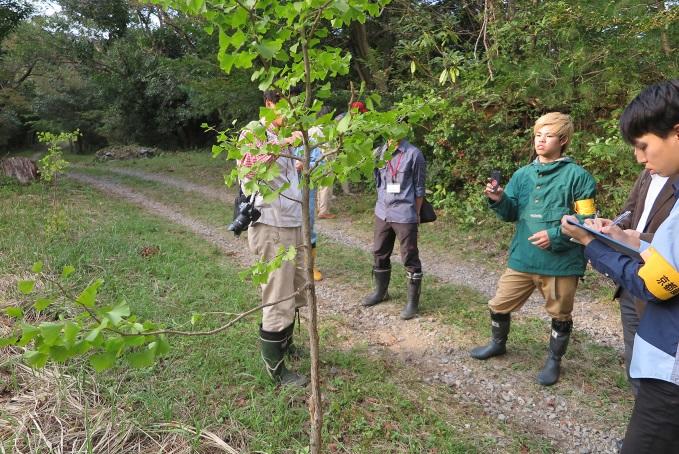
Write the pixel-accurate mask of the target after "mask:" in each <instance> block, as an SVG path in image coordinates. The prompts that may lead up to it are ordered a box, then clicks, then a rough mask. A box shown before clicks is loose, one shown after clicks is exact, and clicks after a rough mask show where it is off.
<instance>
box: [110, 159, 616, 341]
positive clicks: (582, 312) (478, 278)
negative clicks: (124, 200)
mask: <svg viewBox="0 0 679 454" xmlns="http://www.w3.org/2000/svg"><path fill="white" fill-rule="evenodd" d="M106 170H107V171H109V172H111V173H114V174H118V175H124V176H130V177H134V178H139V179H142V180H146V181H153V182H156V183H160V184H163V185H166V186H170V187H174V188H177V189H180V190H182V191H187V192H194V193H197V194H201V195H202V196H204V197H206V198H208V199H211V200H218V201H222V202H224V203H228V204H231V203H233V197H234V195H233V194H231V193H229V192H228V191H227V189H226V188H225V187H223V188H219V189H217V188H215V187H211V186H204V185H198V184H195V183H192V182H189V181H186V180H181V179H178V178H175V177H173V176H170V175H164V174H156V173H149V172H143V171H139V170H132V169H123V168H112V167H109V168H107V169H106ZM424 228H425V229H426V228H429V226H425V227H424ZM316 229H317V231H318V232H319V233H320V234H322V235H324V236H326V237H328V238H329V239H331V240H332V241H334V242H336V243H339V244H343V245H345V246H348V247H352V248H356V249H361V250H363V251H366V252H371V240H370V238H360V237H359V236H357V235H356V233H355V231H354V230H355V229H353V228H352V227H351V223H350V221H348V220H346V219H341V216H340V217H338V218H337V219H334V220H331V221H328V220H317V222H316ZM420 257H421V259H422V263H423V264H424V268H425V273H427V274H430V275H432V276H435V277H436V278H437V279H439V280H441V281H442V282H445V283H449V284H454V285H462V286H466V287H469V288H473V289H474V290H476V291H478V292H480V293H482V294H483V295H485V296H486V297H488V298H490V297H492V296H493V295H494V294H495V289H496V284H497V281H498V279H499V277H500V275H499V274H498V273H497V272H495V271H492V270H489V269H487V268H485V267H483V266H482V265H479V264H472V263H469V262H464V261H460V260H454V259H452V260H451V258H450V257H449V256H446V255H444V254H441V253H436V252H434V251H430V250H427V249H425V248H421V249H420ZM394 260H395V261H397V262H400V256H399V255H398V253H396V254H395V255H394ZM424 303H425V304H426V302H424ZM514 315H515V316H516V317H519V318H521V317H537V318H541V319H543V320H545V321H546V322H548V321H549V320H550V318H549V316H548V315H547V313H546V312H545V311H544V309H543V299H542V297H541V296H540V295H539V293H538V292H537V291H536V292H535V293H534V294H533V296H531V298H530V299H529V300H528V302H527V303H526V305H525V306H524V307H523V308H522V309H521V311H519V312H518V313H515V314H514ZM573 323H574V325H575V327H576V328H577V329H578V330H580V331H583V332H585V333H587V334H588V335H589V336H590V337H591V338H592V339H593V340H594V341H596V342H597V343H598V344H601V345H605V346H608V347H612V348H614V349H616V350H617V351H619V352H621V351H622V349H623V339H622V325H621V323H620V313H619V310H618V306H617V304H613V303H611V302H610V301H595V300H594V299H593V298H592V297H591V295H589V294H588V293H587V292H583V291H580V292H578V294H576V300H575V308H574V310H573ZM547 329H548V327H547V326H546V327H545V330H547Z"/></svg>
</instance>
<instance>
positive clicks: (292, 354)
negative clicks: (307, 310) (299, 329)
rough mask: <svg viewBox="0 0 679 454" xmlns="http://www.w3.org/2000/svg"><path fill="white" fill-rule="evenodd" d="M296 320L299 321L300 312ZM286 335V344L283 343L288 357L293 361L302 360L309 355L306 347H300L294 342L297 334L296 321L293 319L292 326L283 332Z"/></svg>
mask: <svg viewBox="0 0 679 454" xmlns="http://www.w3.org/2000/svg"><path fill="white" fill-rule="evenodd" d="M295 318H296V319H299V311H297V314H296V316H295ZM283 332H284V333H285V338H286V340H285V342H284V343H283V350H284V352H285V354H286V355H288V357H289V358H290V359H293V360H299V359H302V358H304V357H306V356H308V355H307V351H306V350H305V349H304V347H300V346H299V345H297V344H295V342H294V334H295V321H294V319H293V321H292V324H291V325H290V326H288V327H287V328H285V329H284V330H283Z"/></svg>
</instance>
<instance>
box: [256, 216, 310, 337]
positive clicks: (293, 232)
mask: <svg viewBox="0 0 679 454" xmlns="http://www.w3.org/2000/svg"><path fill="white" fill-rule="evenodd" d="M302 243H303V241H302V228H301V227H274V226H271V225H266V224H259V223H258V224H255V225H253V226H251V227H250V228H249V229H248V245H249V246H250V251H251V252H252V253H253V254H255V255H256V256H257V257H258V258H259V259H261V260H267V261H268V260H271V259H272V258H274V257H275V256H276V254H277V253H278V248H279V247H280V246H284V247H286V248H287V247H289V246H295V247H296V248H297V257H295V260H292V261H284V262H283V263H282V265H281V267H280V268H278V269H277V270H275V271H274V272H272V273H271V274H269V280H268V281H267V283H266V284H262V285H261V287H262V304H268V303H272V302H274V301H278V300H280V299H281V298H284V297H286V296H287V295H291V294H293V293H294V292H295V291H296V290H297V289H299V288H301V287H302V286H304V283H305V282H306V278H305V275H304V249H303V248H301V246H302ZM305 305H306V297H305V295H304V294H301V295H297V296H295V297H293V298H289V299H287V300H285V301H282V302H280V303H278V304H274V305H273V306H268V307H265V308H264V309H263V310H262V329H263V330H264V331H269V332H272V333H277V332H280V331H283V329H285V328H287V327H288V326H290V325H291V324H292V322H293V321H294V319H295V310H296V309H297V308H299V307H302V306H305Z"/></svg>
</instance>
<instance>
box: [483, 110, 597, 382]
mask: <svg viewBox="0 0 679 454" xmlns="http://www.w3.org/2000/svg"><path fill="white" fill-rule="evenodd" d="M533 129H534V132H535V152H536V154H537V158H536V159H535V161H533V162H532V163H531V164H529V165H527V166H524V167H522V168H520V169H519V170H517V171H516V172H515V173H514V175H512V178H511V179H510V181H509V183H508V184H507V187H506V188H502V187H501V186H499V185H498V184H496V183H497V182H489V183H488V185H487V186H486V189H485V190H484V193H485V195H486V196H487V197H488V199H489V202H490V207H491V209H492V210H493V211H495V212H496V214H497V215H498V217H500V218H501V219H502V220H504V221H507V222H514V223H516V232H515V233H514V238H513V239H512V243H511V245H510V246H509V262H508V264H507V270H506V271H505V272H504V274H503V275H502V277H500V281H499V282H498V286H497V291H496V293H495V297H493V298H492V299H491V300H490V301H489V302H488V306H489V308H490V318H491V333H492V338H491V340H490V342H489V343H488V344H487V345H485V346H482V347H477V348H475V349H473V350H472V351H471V356H472V357H474V358H476V359H482V360H485V359H488V358H491V357H493V356H499V355H503V354H504V353H506V348H505V344H506V342H507V337H508V335H509V326H510V320H511V315H510V314H511V313H512V312H514V311H516V310H518V309H520V308H521V306H523V304H524V303H525V302H526V300H527V299H528V298H529V297H530V295H531V294H532V293H533V291H534V290H535V289H536V288H537V289H539V290H540V292H541V293H542V295H543V297H544V298H545V310H546V311H547V313H548V314H549V315H550V316H551V317H552V330H551V336H550V342H549V353H548V356H547V361H546V363H545V366H544V368H543V369H542V370H541V371H540V373H539V374H538V383H540V384H541V385H545V386H549V385H553V384H554V383H556V382H557V381H558V380H559V373H560V369H561V357H562V356H563V355H564V353H566V348H567V346H568V341H569V338H570V333H571V330H572V328H573V321H572V318H571V312H572V311H573V300H574V297H575V290H576V288H577V286H578V279H579V278H580V277H581V276H582V275H583V274H584V272H585V265H586V261H585V258H584V255H583V248H582V246H580V245H578V244H576V243H573V242H571V241H569V237H567V236H565V235H563V234H562V233H561V225H560V218H561V217H562V216H563V215H565V214H576V215H578V216H580V217H590V216H593V215H594V213H595V205H594V195H595V193H596V183H595V181H594V178H592V175H590V174H589V173H588V172H587V171H586V170H585V169H583V168H582V167H580V166H579V165H577V164H576V163H575V162H574V161H573V160H572V159H571V158H569V157H565V156H563V153H564V151H565V150H566V147H567V146H568V144H569V142H570V140H571V138H572V136H573V121H572V120H571V117H570V116H568V115H565V114H562V113H559V112H551V113H548V114H545V115H543V116H542V117H540V118H539V119H538V120H537V121H536V122H535V126H534V128H533Z"/></svg>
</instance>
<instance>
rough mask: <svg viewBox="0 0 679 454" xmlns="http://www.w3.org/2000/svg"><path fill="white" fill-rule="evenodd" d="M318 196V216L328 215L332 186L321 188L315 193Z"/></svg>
mask: <svg viewBox="0 0 679 454" xmlns="http://www.w3.org/2000/svg"><path fill="white" fill-rule="evenodd" d="M316 194H317V196H318V214H319V215H320V214H329V213H330V201H331V200H332V186H323V187H321V188H318V191H316Z"/></svg>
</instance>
